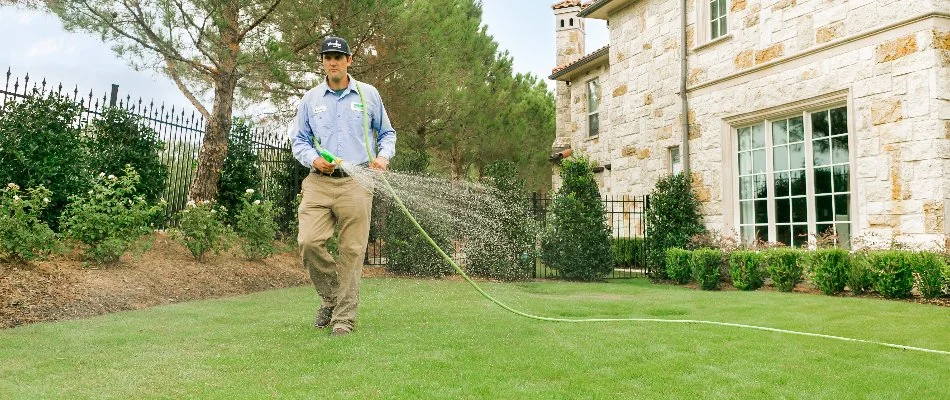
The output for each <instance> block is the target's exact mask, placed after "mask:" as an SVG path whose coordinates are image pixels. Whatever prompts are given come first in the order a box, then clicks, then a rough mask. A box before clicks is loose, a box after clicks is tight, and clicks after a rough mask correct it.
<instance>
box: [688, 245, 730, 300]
mask: <svg viewBox="0 0 950 400" xmlns="http://www.w3.org/2000/svg"><path fill="white" fill-rule="evenodd" d="M689 264H690V269H691V270H692V272H693V279H695V280H696V283H698V284H699V288H700V289H702V290H719V267H721V266H722V251H719V250H715V249H699V250H694V251H693V254H692V255H691V256H690V258H689Z"/></svg>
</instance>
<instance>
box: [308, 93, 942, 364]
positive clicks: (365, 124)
mask: <svg viewBox="0 0 950 400" xmlns="http://www.w3.org/2000/svg"><path fill="white" fill-rule="evenodd" d="M356 91H357V93H359V95H360V101H361V102H363V104H366V102H365V100H364V99H363V93H362V91H361V90H360V88H359V85H358V84H357V85H356ZM367 108H368V107H365V106H364V107H363V138H364V140H365V141H366V144H367V148H366V154H367V156H368V157H369V159H370V160H373V152H372V150H371V148H370V147H369V143H370V142H369V119H368V118H367V111H366V109H367ZM314 145H315V147H316V148H317V151H318V153H319V154H320V156H321V157H323V158H324V159H325V160H327V161H328V162H330V163H334V162H337V161H341V160H339V158H337V157H336V156H334V155H333V154H332V153H330V152H329V151H327V150H326V149H323V148H322V147H320V146H319V144H318V143H317V142H316V141H314ZM351 175H352V174H351ZM375 175H376V177H377V178H378V179H379V180H380V181H381V182H382V183H383V186H384V187H385V189H386V190H387V191H388V192H389V195H390V196H391V197H392V198H393V201H395V203H396V205H397V207H398V208H399V210H400V211H402V213H403V214H405V216H406V217H407V218H408V219H409V221H410V222H412V225H413V226H415V228H416V230H417V231H418V232H419V234H420V235H422V237H423V238H425V240H426V242H428V243H429V245H431V246H432V248H433V249H435V251H436V252H438V253H439V256H441V257H442V259H444V260H445V262H447V263H448V264H449V265H451V266H452V268H453V269H454V270H455V272H457V273H458V274H459V275H460V276H462V278H463V279H465V281H466V282H468V284H469V285H471V286H472V288H474V289H475V291H477V292H478V293H479V294H481V295H482V296H483V297H485V298H486V299H488V300H489V301H491V302H492V303H495V305H497V306H499V307H501V308H503V309H505V310H506V311H509V312H511V313H513V314H515V315H518V316H521V317H525V318H529V319H533V320H538V321H548V322H567V323H596V322H653V323H667V324H697V325H716V326H728V327H733V328H742V329H755V330H760V331H767V332H776V333H785V334H791V335H800V336H810V337H818V338H824V339H834V340H842V341H849V342H857V343H866V344H873V345H878V346H885V347H891V348H896V349H901V350H912V351H920V352H925V353H935V354H943V355H947V356H950V351H945V350H934V349H927V348H923V347H914V346H907V345H902V344H893V343H885V342H877V341H873V340H864V339H854V338H849V337H843V336H834V335H825V334H821V333H810V332H799V331H793V330H787V329H778V328H769V327H764V326H755V325H746V324H738V323H732V322H719V321H703V320H692V319H662V318H556V317H544V316H539V315H534V314H529V313H526V312H523V311H519V310H516V309H514V308H512V307H510V306H508V305H507V304H505V303H502V302H501V301H499V300H498V299H496V298H494V297H492V296H491V295H490V294H488V293H487V292H485V291H484V290H483V289H482V288H481V287H480V286H478V284H476V283H475V281H473V280H472V278H470V277H469V276H468V274H467V273H465V271H464V270H462V268H460V267H459V266H458V264H457V263H456V262H455V260H452V257H450V256H449V255H448V254H446V253H445V251H443V250H442V248H441V247H439V245H438V244H437V243H436V242H435V240H433V239H432V238H431V237H430V236H429V234H428V233H427V232H426V231H425V229H423V228H422V226H421V225H420V224H419V222H418V221H416V218H415V217H413V215H412V213H410V212H409V209H408V208H407V207H406V205H405V204H403V201H402V199H401V198H400V197H399V195H398V194H396V191H395V190H394V189H393V187H392V185H390V183H389V180H388V179H386V175H385V173H376V174H375Z"/></svg>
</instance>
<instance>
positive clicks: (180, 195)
mask: <svg viewBox="0 0 950 400" xmlns="http://www.w3.org/2000/svg"><path fill="white" fill-rule="evenodd" d="M198 149H199V144H198V143H193V142H189V141H187V140H173V141H171V142H170V143H169V145H168V147H166V148H165V150H162V154H161V159H162V160H163V162H164V164H163V165H165V167H166V168H167V171H168V176H169V179H167V180H166V181H165V184H164V189H163V194H162V196H163V197H164V198H165V200H166V201H168V206H167V207H166V208H165V214H166V216H174V215H177V214H178V212H179V211H181V210H184V209H185V204H186V203H187V202H188V189H189V188H190V186H191V182H192V181H194V174H195V169H196V168H197V166H198Z"/></svg>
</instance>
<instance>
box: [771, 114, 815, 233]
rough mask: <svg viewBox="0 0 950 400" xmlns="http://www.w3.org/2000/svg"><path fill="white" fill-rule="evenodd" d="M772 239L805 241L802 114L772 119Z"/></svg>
mask: <svg viewBox="0 0 950 400" xmlns="http://www.w3.org/2000/svg"><path fill="white" fill-rule="evenodd" d="M772 179H773V180H774V199H773V203H774V205H775V220H774V221H775V236H776V237H775V240H774V241H776V242H780V243H783V244H785V245H788V246H801V245H803V244H807V243H808V237H807V235H808V200H807V194H806V186H805V127H804V125H803V119H802V117H795V118H789V119H783V120H778V121H772Z"/></svg>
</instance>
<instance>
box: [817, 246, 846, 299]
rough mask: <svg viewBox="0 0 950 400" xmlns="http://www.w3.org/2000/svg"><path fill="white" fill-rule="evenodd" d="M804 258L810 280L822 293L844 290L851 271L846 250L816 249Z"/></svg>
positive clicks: (829, 293) (828, 293)
mask: <svg viewBox="0 0 950 400" xmlns="http://www.w3.org/2000/svg"><path fill="white" fill-rule="evenodd" d="M806 259H807V260H806V261H807V263H808V266H809V267H808V274H809V276H810V277H811V281H812V282H813V283H814V284H815V286H817V287H818V288H819V289H821V292H822V293H824V294H827V295H833V294H835V293H838V292H841V291H842V290H844V287H845V285H847V284H848V278H849V275H850V273H851V255H850V254H848V251H847V250H843V249H836V248H827V249H817V250H815V251H812V252H811V253H810V254H809V255H808V257H806Z"/></svg>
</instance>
